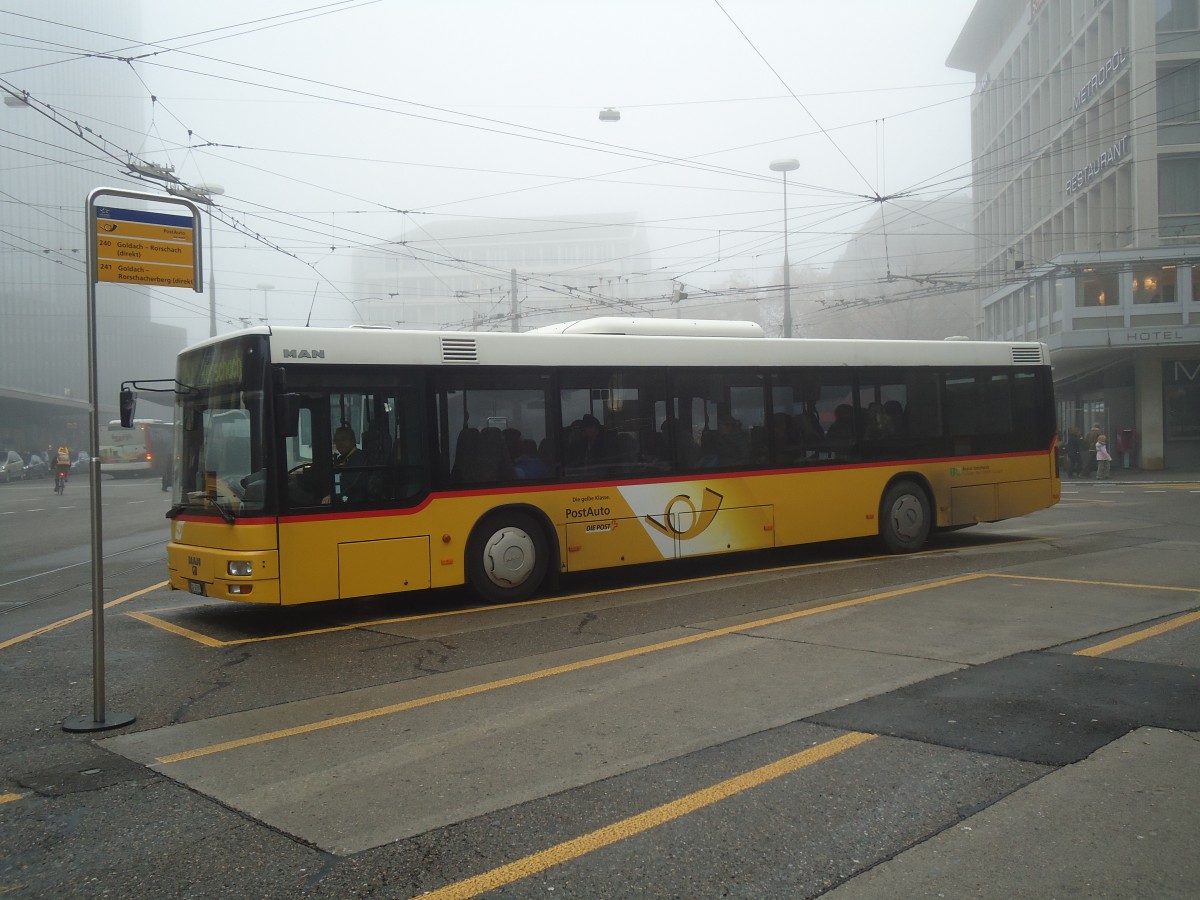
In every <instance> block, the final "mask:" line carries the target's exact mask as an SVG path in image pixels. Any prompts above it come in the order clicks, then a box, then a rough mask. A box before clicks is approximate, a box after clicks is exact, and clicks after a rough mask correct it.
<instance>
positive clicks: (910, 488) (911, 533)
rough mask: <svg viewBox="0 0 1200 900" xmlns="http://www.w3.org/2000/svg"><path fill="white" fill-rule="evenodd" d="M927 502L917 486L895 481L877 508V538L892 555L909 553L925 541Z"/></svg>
mask: <svg viewBox="0 0 1200 900" xmlns="http://www.w3.org/2000/svg"><path fill="white" fill-rule="evenodd" d="M931 525H932V519H931V518H930V509H929V498H928V497H927V496H926V494H925V491H924V490H922V489H921V487H920V485H917V484H915V483H914V482H911V481H898V482H896V483H895V484H893V485H892V486H891V487H890V488H888V491H887V493H886V494H884V495H883V503H881V504H880V506H879V536H880V538H882V540H883V544H884V546H885V547H887V549H888V550H890V551H891V552H892V553H913V552H914V551H916V550H920V549H921V547H923V546H924V545H925V541H926V540H928V538H929V531H930V526H931Z"/></svg>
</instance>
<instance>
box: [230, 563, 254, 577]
mask: <svg viewBox="0 0 1200 900" xmlns="http://www.w3.org/2000/svg"><path fill="white" fill-rule="evenodd" d="M229 574H230V575H243V576H244V575H253V574H254V563H252V562H245V561H243V560H234V559H231V560H229Z"/></svg>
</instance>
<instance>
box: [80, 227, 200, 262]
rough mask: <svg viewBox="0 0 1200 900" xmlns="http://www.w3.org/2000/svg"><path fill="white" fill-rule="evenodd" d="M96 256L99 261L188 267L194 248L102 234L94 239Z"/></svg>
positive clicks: (193, 256) (193, 255)
mask: <svg viewBox="0 0 1200 900" xmlns="http://www.w3.org/2000/svg"><path fill="white" fill-rule="evenodd" d="M175 230H178V229H175ZM96 256H97V257H98V258H99V259H116V260H129V261H131V262H161V263H170V264H171V265H173V266H190V265H191V264H192V262H193V261H194V259H195V248H194V247H193V245H192V244H190V243H189V244H176V243H171V244H168V243H164V242H163V241H148V240H139V239H136V238H135V239H131V238H126V237H111V236H109V235H103V234H102V235H99V236H98V237H97V238H96Z"/></svg>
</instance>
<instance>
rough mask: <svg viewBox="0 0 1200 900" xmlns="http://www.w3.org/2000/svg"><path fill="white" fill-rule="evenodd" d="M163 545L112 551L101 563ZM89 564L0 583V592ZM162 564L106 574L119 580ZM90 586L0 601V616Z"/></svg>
mask: <svg viewBox="0 0 1200 900" xmlns="http://www.w3.org/2000/svg"><path fill="white" fill-rule="evenodd" d="M165 543H166V542H165V541H151V542H150V543H148V544H140V545H138V546H136V547H127V548H125V549H124V550H117V551H114V552H113V553H107V554H105V555H104V556H103V557H102V558H101V559H102V561H104V562H107V561H108V560H111V559H116V558H118V557H121V556H124V555H125V554H127V553H136V552H138V551H139V550H147V549H149V548H151V547H161V546H163V545H164V544H165ZM91 564H92V561H91V560H90V559H88V560H81V561H80V562H75V563H69V564H68V565H65V566H59V567H57V568H54V569H47V570H46V571H44V572H35V573H34V574H32V575H26V576H24V577H23V578H14V579H13V580H12V581H6V582H3V583H0V592H3V591H5V590H6V589H8V588H11V587H15V586H16V585H20V584H26V583H28V582H36V581H37V580H38V579H44V578H49V577H51V576H53V575H58V574H61V573H63V572H69V571H71V570H72V569H78V568H80V567H83V566H88V567H90V566H91ZM162 564H163V563H162V561H161V560H150V561H147V562H144V563H140V564H138V565H135V566H131V567H129V568H127V569H121V570H119V571H115V572H108V574H110V575H112V576H113V577H117V578H119V577H123V576H125V575H129V574H132V573H134V572H140V571H142V570H143V569H148V568H150V567H152V566H161V565H162ZM106 571H107V570H106ZM90 584H91V581H90V579H88V580H84V581H79V582H75V583H73V584H69V585H66V586H65V587H61V588H59V589H57V590H55V591H52V592H51V593H48V594H42V595H41V596H38V597H32V598H30V599H28V600H25V601H21V602H14V603H4V602H3V600H0V604H3V606H2V607H0V615H3V614H4V613H10V612H15V611H16V610H19V609H25V608H26V607H29V606H32V605H34V604H35V603H42V602H44V601H46V600H53V599H54V598H56V597H61V596H63V595H64V594H69V593H71V591H75V590H78V589H79V588H81V587H88V586H89V585H90Z"/></svg>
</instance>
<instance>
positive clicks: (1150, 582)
mask: <svg viewBox="0 0 1200 900" xmlns="http://www.w3.org/2000/svg"><path fill="white" fill-rule="evenodd" d="M72 486H73V487H74V485H72ZM23 487H26V486H21V485H13V486H3V487H0V523H2V524H3V527H4V533H5V536H6V537H5V540H6V541H8V540H15V541H17V542H18V544H19V546H20V547H22V548H24V550H23V551H22V552H19V553H17V554H16V555H14V556H10V555H6V556H5V558H4V562H3V568H2V569H0V590H2V591H3V593H0V627H2V628H3V631H0V677H2V678H3V684H4V686H5V700H6V702H5V704H4V705H3V707H2V708H0V741H2V745H0V746H2V751H3V771H2V775H0V823H2V826H3V827H2V829H0V831H2V833H3V835H4V837H3V840H2V841H0V892H6V893H9V894H11V895H12V896H16V897H25V896H28V897H40V896H46V895H50V894H54V895H57V896H88V897H93V896H102V895H104V894H105V893H109V894H111V895H113V896H122V897H175V896H179V897H184V896H187V897H220V896H252V895H253V896H263V897H284V896H287V897H295V896H311V897H410V896H419V895H422V894H425V893H427V892H435V893H433V894H431V895H432V896H445V897H448V896H463V897H465V896H476V895H485V896H489V897H546V896H556V897H628V896H637V897H710V896H711V897H718V896H720V897H755V898H761V897H817V896H826V895H828V896H832V897H837V898H839V900H846V898H856V897H885V896H887V897H892V898H894V897H896V896H902V897H908V896H947V897H951V896H953V897H959V896H981V897H997V898H999V897H1020V896H1030V897H1034V896H1036V897H1102V896H1111V897H1128V896H1155V897H1193V896H1195V894H1196V892H1197V886H1198V885H1200V861H1197V859H1196V856H1195V853H1194V842H1193V841H1192V835H1194V834H1195V832H1196V829H1197V826H1200V784H1198V783H1197V782H1198V781H1200V780H1198V779H1196V778H1194V777H1193V776H1192V774H1191V773H1194V772H1195V771H1196V770H1197V765H1198V764H1200V746H1198V742H1197V740H1196V735H1197V732H1200V678H1198V677H1197V672H1198V671H1200V649H1198V648H1200V642H1198V641H1197V637H1198V636H1200V615H1198V614H1197V611H1198V610H1200V569H1198V568H1197V566H1196V557H1197V551H1198V550H1200V484H1188V483H1178V484H1153V485H1140V484H1131V483H1086V484H1081V485H1067V486H1065V488H1064V501H1063V503H1062V504H1060V505H1059V506H1058V507H1056V508H1054V509H1052V510H1048V511H1045V512H1043V513H1039V514H1037V515H1034V516H1030V517H1027V518H1025V519H1021V520H1015V521H1010V522H1005V523H999V524H996V525H991V526H980V527H977V528H973V529H969V530H966V531H962V532H956V533H953V534H950V535H946V536H943V537H941V538H940V539H939V540H937V541H936V542H935V543H934V544H933V545H932V546H931V547H930V549H929V550H928V551H926V552H923V553H921V554H916V555H913V556H909V557H891V556H881V555H879V554H878V553H877V551H876V549H875V548H874V547H873V546H872V545H870V544H867V543H859V542H854V543H839V544H836V545H822V546H820V547H813V548H804V549H802V550H798V551H788V552H779V553H768V554H756V555H750V556H743V557H739V558H738V559H737V560H705V561H692V562H690V563H689V564H688V565H686V566H678V567H676V566H668V567H659V568H651V569H643V570H639V571H637V572H621V573H608V574H605V575H603V576H592V577H589V578H586V579H584V578H577V579H567V580H566V581H565V582H564V584H563V585H562V590H561V593H560V594H558V595H556V596H553V597H548V598H543V599H542V600H540V601H535V602H532V603H527V604H520V605H516V606H511V607H493V608H479V607H477V606H476V605H475V604H474V603H473V602H472V600H471V598H470V597H469V596H468V595H467V594H466V593H464V592H460V591H451V592H442V593H437V594H432V595H428V596H423V597H415V598H414V597H412V596H410V595H405V596H404V597H403V598H401V599H378V600H373V601H363V602H358V603H352V604H344V605H322V606H318V607H311V608H301V609H293V610H285V611H278V610H267V609H259V608H255V607H246V606H238V605H231V604H224V605H222V604H218V603H213V602H211V601H201V602H195V601H197V600H198V599H199V598H192V597H190V596H184V595H180V594H178V593H170V592H167V591H165V590H161V589H160V590H151V591H148V592H145V593H141V594H137V595H136V596H135V594H136V592H137V591H139V590H143V589H145V588H146V587H149V586H151V585H153V584H155V583H156V582H158V581H161V579H162V577H163V569H162V566H161V554H162V550H161V541H162V540H163V539H164V538H165V522H164V521H163V520H162V518H161V516H162V512H163V511H164V510H165V508H166V502H165V500H164V499H163V498H164V497H165V495H163V494H161V493H160V492H159V490H158V485H157V483H151V482H124V483H112V487H111V489H110V482H109V481H105V483H104V494H105V504H106V505H105V508H104V513H105V530H106V535H109V534H111V537H112V545H111V546H110V544H109V542H108V541H107V540H106V547H105V549H106V554H108V555H109V556H108V559H107V560H106V572H107V571H108V569H109V567H110V566H111V567H112V570H113V574H112V577H111V578H106V587H107V590H106V600H107V601H108V602H109V603H110V604H113V605H112V606H111V608H110V609H109V611H108V614H107V616H106V631H107V673H108V674H107V678H106V688H107V700H108V707H109V709H110V710H120V711H128V712H131V713H136V715H137V720H136V722H134V724H133V725H132V726H130V727H128V728H125V729H121V730H119V731H115V732H110V733H99V734H92V735H77V734H68V733H65V732H64V731H63V730H62V728H61V722H62V721H63V719H64V718H69V717H74V716H77V715H79V714H80V713H85V712H87V711H88V709H89V708H90V707H89V703H90V698H91V690H92V682H91V677H90V665H91V631H90V628H89V621H88V619H87V618H82V619H79V620H77V621H69V622H68V621H67V619H69V618H71V617H73V616H74V615H77V614H78V613H79V612H80V611H81V610H86V609H87V607H88V603H89V602H90V601H89V596H90V595H89V588H88V583H87V582H88V575H87V570H86V566H80V565H78V563H79V562H80V561H81V560H86V559H87V556H88V552H87V551H88V548H87V541H88V538H87V531H86V522H87V509H86V506H83V507H80V508H77V509H76V510H69V509H58V508H54V509H51V508H49V504H46V505H41V504H40V503H30V502H27V500H37V498H38V497H40V494H36V493H29V494H28V495H26V494H24V493H22V490H23ZM81 487H86V485H81ZM14 489H15V493H9V492H10V491H11V490H14ZM47 493H48V486H47ZM81 493H82V491H81ZM49 496H51V497H53V495H52V494H50V495H49ZM110 504H111V505H110ZM80 521H82V522H83V526H82V530H80V527H81V526H80V524H79V523H80ZM110 522H111V525H110ZM14 525H15V526H16V527H15V528H14V527H13V526H14ZM155 535H157V536H158V537H157V540H158V544H157V547H155ZM155 557H157V564H154V563H155ZM75 582H78V583H79V584H78V585H75V586H72V585H73V584H74V583H75ZM2 604H7V605H6V606H5V605H2ZM56 623H62V624H56Z"/></svg>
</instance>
